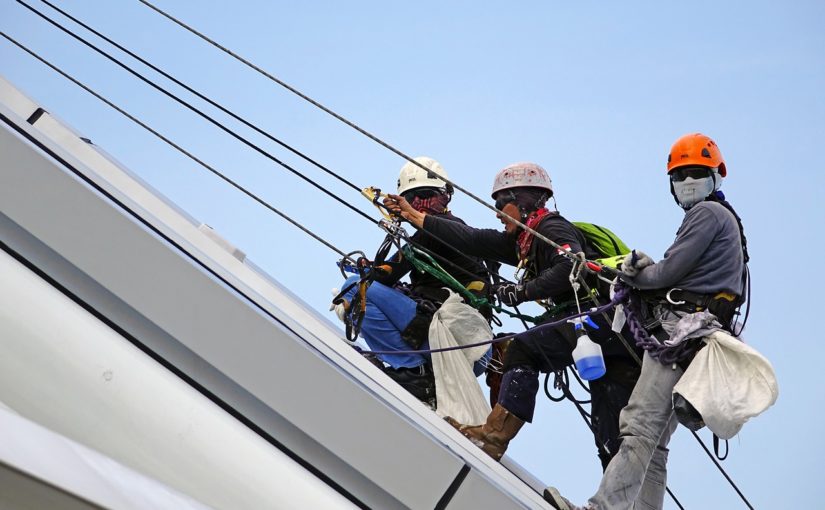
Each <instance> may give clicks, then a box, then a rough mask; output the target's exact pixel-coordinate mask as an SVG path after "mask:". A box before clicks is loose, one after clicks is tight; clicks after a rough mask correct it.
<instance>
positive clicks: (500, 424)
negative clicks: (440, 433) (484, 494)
mask: <svg viewBox="0 0 825 510" xmlns="http://www.w3.org/2000/svg"><path fill="white" fill-rule="evenodd" d="M445 420H447V422H448V423H449V424H450V425H452V426H453V427H455V428H457V429H458V431H459V432H461V433H462V434H464V436H465V437H467V438H468V439H469V440H470V441H472V442H473V444H475V445H476V446H478V447H479V448H481V449H482V450H484V453H486V454H487V455H489V456H490V457H492V458H494V459H495V460H501V457H503V456H504V452H505V451H507V445H508V444H510V440H511V439H513V438H514V437H516V434H518V431H519V430H521V426H522V425H524V421H523V420H521V419H519V418H518V417H516V415H514V414H513V413H511V412H510V411H508V410H507V409H505V408H503V407H501V404H496V406H495V407H494V408H493V412H491V413H490V416H488V417H487V423H485V424H484V425H475V426H473V425H462V424H460V423H458V422H457V421H455V420H454V419H452V418H450V417H449V416H447V417H446V418H445Z"/></svg>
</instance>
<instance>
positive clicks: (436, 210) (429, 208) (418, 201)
mask: <svg viewBox="0 0 825 510" xmlns="http://www.w3.org/2000/svg"><path fill="white" fill-rule="evenodd" d="M409 202H410V205H411V206H412V208H413V209H415V210H416V211H418V212H421V213H428V214H443V213H445V212H447V204H449V203H450V195H447V194H443V193H439V194H437V195H433V196H431V197H429V198H421V197H419V196H417V195H416V196H414V197H413V199H412V200H409Z"/></svg>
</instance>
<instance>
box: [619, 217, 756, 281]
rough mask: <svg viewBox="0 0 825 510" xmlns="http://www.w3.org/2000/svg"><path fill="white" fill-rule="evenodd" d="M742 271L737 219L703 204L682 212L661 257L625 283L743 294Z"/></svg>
mask: <svg viewBox="0 0 825 510" xmlns="http://www.w3.org/2000/svg"><path fill="white" fill-rule="evenodd" d="M743 271H744V261H743V254H742V241H741V238H740V236H739V226H738V225H737V223H736V218H735V217H734V216H733V214H732V213H731V212H730V211H728V210H727V209H726V208H725V206H723V205H722V204H719V203H717V202H710V201H705V202H700V203H699V204H696V205H695V206H693V207H692V208H691V209H690V210H688V211H687V212H686V213H685V218H684V220H682V225H681V226H680V227H679V230H678V231H677V232H676V240H675V241H674V242H673V244H672V245H671V246H670V248H668V249H667V251H666V252H665V256H664V258H663V259H662V260H660V261H659V262H657V263H655V264H653V265H651V266H648V267H646V268H644V269H642V270H641V271H640V272H639V274H638V275H636V277H635V278H628V280H629V281H630V282H631V283H632V284H633V285H634V286H635V287H637V288H639V289H669V288H674V287H675V288H680V289H683V290H689V291H692V292H697V293H700V294H715V293H717V292H723V291H724V292H730V293H733V294H736V295H742V290H743V289H742V274H743Z"/></svg>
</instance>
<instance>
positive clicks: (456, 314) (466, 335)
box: [429, 291, 493, 425]
mask: <svg viewBox="0 0 825 510" xmlns="http://www.w3.org/2000/svg"><path fill="white" fill-rule="evenodd" d="M429 335H430V348H431V349H441V348H444V347H454V346H457V345H466V344H472V343H476V342H483V341H485V340H490V339H491V338H493V331H492V330H491V329H490V325H489V324H487V320H486V319H484V317H482V316H481V314H480V313H478V312H477V311H476V310H475V309H474V308H472V307H471V306H469V305H466V304H464V303H463V302H462V301H461V297H460V296H459V295H458V294H456V293H454V292H452V291H451V292H450V297H449V298H448V299H447V300H446V301H445V302H444V304H443V305H441V308H439V309H438V310H437V311H436V312H435V314H433V320H432V322H431V323H430V331H429ZM489 348H490V346H489V345H481V346H478V347H470V348H468V349H460V350H454V351H447V352H434V353H433V354H432V359H433V375H434V376H435V397H436V400H437V401H438V404H437V405H438V409H437V410H436V413H438V415H439V416H441V417H444V416H451V417H453V418H455V419H456V420H458V422H459V423H463V424H466V425H478V424H481V423H484V422H485V421H486V420H487V415H489V414H490V410H491V409H490V404H488V403H487V399H486V398H484V393H483V392H482V391H481V386H479V384H478V380H477V379H476V377H475V375H474V374H473V363H475V362H476V361H477V360H478V359H479V358H481V357H482V356H483V355H484V353H486V352H487V350H488V349H489Z"/></svg>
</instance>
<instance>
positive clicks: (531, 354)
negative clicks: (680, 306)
mask: <svg viewBox="0 0 825 510" xmlns="http://www.w3.org/2000/svg"><path fill="white" fill-rule="evenodd" d="M560 317H561V316H560ZM560 317H558V318H560ZM558 318H556V317H554V318H552V319H549V320H548V322H551V321H554V320H557V319H558ZM591 318H592V319H593V321H594V322H595V323H596V324H597V325H598V326H599V328H598V329H593V328H590V327H587V328H586V329H587V334H588V336H589V337H590V339H591V340H593V341H594V342H596V343H598V344H600V345H601V346H602V352H603V354H604V356H605V365H606V367H607V373H606V374H605V375H604V376H602V377H600V378H599V379H596V380H594V381H590V393H591V400H592V401H591V410H590V412H591V416H592V428H593V436H594V438H595V441H596V447H597V450H598V452H599V459H600V460H601V463H602V469H604V468H605V467H607V464H608V462H609V461H610V459H611V458H612V456H613V454H615V453H616V452H617V451H618V449H619V413H620V411H621V410H622V408H624V406H625V405H627V401H628V399H629V398H630V393H631V392H632V391H633V386H634V385H635V384H636V380H637V379H638V378H639V373H640V371H641V367H640V366H639V365H638V363H637V362H636V361H635V360H634V359H633V358H632V357H631V355H630V354H629V353H628V351H627V348H626V347H625V346H624V344H623V343H622V341H621V340H620V339H619V338H618V336H617V335H616V334H615V333H614V332H613V331H612V330H611V329H610V323H609V322H608V321H607V320H606V319H605V318H604V317H603V316H601V315H598V316H593V317H591ZM611 320H612V317H611ZM622 335H623V336H624V338H625V339H626V340H627V341H628V343H631V345H632V342H633V336H632V335H631V334H630V332H629V331H627V327H625V329H624V330H622ZM575 346H576V336H575V333H574V330H573V326H572V325H571V324H565V325H564V326H561V327H558V328H544V329H537V328H532V329H529V330H527V331H525V332H524V333H521V334H519V335H518V336H516V337H515V338H514V339H513V341H512V342H511V343H510V345H509V346H508V348H507V354H506V356H505V360H504V376H503V377H502V383H501V391H500V393H499V400H498V403H499V404H501V406H502V407H504V408H505V409H507V410H508V411H510V412H511V413H513V414H515V415H516V416H517V417H519V418H520V419H522V420H524V421H527V422H531V421H532V420H533V412H534V410H535V407H536V394H537V393H538V389H539V373H540V372H554V371H558V370H562V369H563V368H565V367H567V366H568V365H570V364H572V363H573V356H572V353H573V349H574V348H575ZM636 351H637V353H639V352H641V351H640V350H639V349H636ZM600 445H601V446H603V448H602V447H600Z"/></svg>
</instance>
